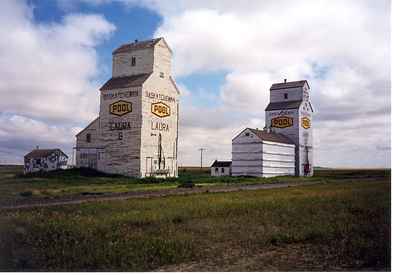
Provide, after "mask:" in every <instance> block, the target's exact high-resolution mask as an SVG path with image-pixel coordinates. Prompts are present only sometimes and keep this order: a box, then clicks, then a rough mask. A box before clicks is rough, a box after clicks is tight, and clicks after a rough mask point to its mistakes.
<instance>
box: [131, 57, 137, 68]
mask: <svg viewBox="0 0 400 275" xmlns="http://www.w3.org/2000/svg"><path fill="white" fill-rule="evenodd" d="M131 66H136V57H134V56H132V59H131Z"/></svg>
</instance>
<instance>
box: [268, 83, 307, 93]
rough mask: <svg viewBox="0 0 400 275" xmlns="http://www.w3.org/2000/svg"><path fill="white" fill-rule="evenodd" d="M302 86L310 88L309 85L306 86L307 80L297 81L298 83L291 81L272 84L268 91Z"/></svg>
mask: <svg viewBox="0 0 400 275" xmlns="http://www.w3.org/2000/svg"><path fill="white" fill-rule="evenodd" d="M304 84H307V86H308V88H310V85H308V82H307V80H299V81H291V82H282V83H274V84H272V86H271V88H270V89H269V90H270V91H272V90H281V89H289V88H297V87H303V86H304Z"/></svg>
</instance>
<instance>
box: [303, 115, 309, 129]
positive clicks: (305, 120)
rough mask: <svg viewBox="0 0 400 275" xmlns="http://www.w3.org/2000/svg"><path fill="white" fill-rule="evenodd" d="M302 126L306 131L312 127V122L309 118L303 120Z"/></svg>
mask: <svg viewBox="0 0 400 275" xmlns="http://www.w3.org/2000/svg"><path fill="white" fill-rule="evenodd" d="M301 126H302V127H303V128H304V129H308V128H310V127H311V120H310V119H309V118H308V117H303V118H301Z"/></svg>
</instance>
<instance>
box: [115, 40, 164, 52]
mask: <svg viewBox="0 0 400 275" xmlns="http://www.w3.org/2000/svg"><path fill="white" fill-rule="evenodd" d="M161 39H162V38H155V39H150V40H145V41H137V42H133V43H128V44H123V45H122V46H120V47H118V48H117V49H115V50H114V51H113V53H112V54H116V53H124V52H130V51H132V50H139V49H146V48H152V47H154V45H155V44H157V43H158V42H159V41H160V40H161Z"/></svg>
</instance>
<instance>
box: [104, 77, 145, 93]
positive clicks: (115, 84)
mask: <svg viewBox="0 0 400 275" xmlns="http://www.w3.org/2000/svg"><path fill="white" fill-rule="evenodd" d="M150 75H151V74H150V73H149V74H137V75H130V76H122V77H113V78H110V79H109V80H108V81H107V82H106V83H105V84H104V85H103V86H102V87H101V88H100V91H102V90H112V89H121V88H128V87H136V86H141V85H142V84H143V82H145V81H146V79H147V78H148V77H149V76H150Z"/></svg>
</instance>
